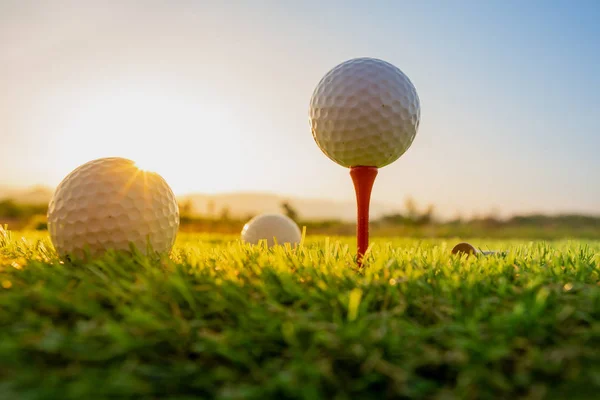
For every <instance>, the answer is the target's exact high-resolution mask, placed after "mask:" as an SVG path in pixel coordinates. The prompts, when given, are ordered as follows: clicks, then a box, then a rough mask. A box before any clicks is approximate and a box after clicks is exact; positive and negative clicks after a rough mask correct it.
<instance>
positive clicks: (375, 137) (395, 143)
mask: <svg viewBox="0 0 600 400" xmlns="http://www.w3.org/2000/svg"><path fill="white" fill-rule="evenodd" d="M420 116H421V106H420V102H419V97H418V96H417V91H416V89H415V87H414V86H413V84H412V83H411V81H410V80H409V79H408V77H407V76H406V75H404V73H403V72H402V71H400V70H399V69H398V68H396V67H395V66H394V65H392V64H390V63H388V62H386V61H382V60H378V59H374V58H355V59H352V60H348V61H346V62H343V63H341V64H339V65H338V66H336V67H335V68H333V69H332V70H331V71H329V72H328V73H327V74H326V75H325V76H324V77H323V78H322V79H321V81H320V82H319V83H318V85H317V87H316V88H315V90H314V92H313V95H312V98H311V100H310V110H309V122H310V125H311V129H312V134H313V137H314V139H315V141H316V142H317V144H318V146H319V147H320V148H321V150H322V151H323V152H324V153H325V154H326V155H327V156H328V157H329V158H330V159H332V160H333V161H335V162H336V163H338V164H340V165H342V166H344V167H357V166H368V167H379V168H380V167H384V166H386V165H388V164H391V163H392V162H394V161H396V160H397V159H398V158H399V157H400V156H401V155H402V154H404V152H406V150H408V148H409V147H410V146H411V144H412V142H413V139H414V138H415V135H416V134H417V130H418V128H419V120H420Z"/></svg>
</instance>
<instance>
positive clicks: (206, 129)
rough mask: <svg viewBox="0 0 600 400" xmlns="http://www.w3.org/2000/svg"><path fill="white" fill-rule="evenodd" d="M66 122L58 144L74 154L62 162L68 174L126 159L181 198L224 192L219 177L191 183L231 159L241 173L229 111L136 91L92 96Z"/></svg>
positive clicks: (209, 176)
mask: <svg viewBox="0 0 600 400" xmlns="http://www.w3.org/2000/svg"><path fill="white" fill-rule="evenodd" d="M65 121H66V123H65V124H64V127H63V130H62V132H61V134H60V135H59V138H58V141H57V143H56V145H58V146H60V147H61V148H62V149H69V150H70V151H69V157H67V159H66V160H61V162H62V163H63V164H64V165H65V170H67V169H71V168H73V167H74V166H76V165H79V164H82V163H85V162H87V161H90V160H92V159H95V158H102V157H123V158H127V159H130V160H132V161H133V162H135V164H136V166H137V167H138V168H140V169H141V170H144V171H149V172H156V173H157V174H159V175H161V176H162V177H163V178H164V179H166V180H167V182H169V184H170V185H171V187H172V188H173V190H174V191H175V192H176V193H182V192H189V191H194V190H197V191H213V190H215V189H218V188H219V185H220V184H222V183H221V182H219V181H220V177H219V176H218V175H216V174H214V173H212V174H203V175H202V176H201V179H197V175H196V174H194V175H193V177H192V178H191V179H190V174H191V173H192V172H193V171H196V170H197V171H206V170H210V169H211V168H214V166H215V165H219V164H220V163H222V160H223V159H224V158H225V157H227V160H228V163H229V165H231V166H232V167H235V162H236V160H237V157H236V153H235V152H236V149H235V148H232V146H231V143H232V142H234V141H235V140H236V137H237V136H238V135H240V134H241V130H240V129H238V127H237V126H236V124H237V122H236V118H235V117H233V116H231V115H228V113H227V112H226V111H225V109H224V108H218V107H217V106H215V105H212V106H206V105H205V104H202V103H199V102H198V100H197V99H192V98H189V97H185V96H182V95H177V94H173V93H163V92H160V91H156V92H152V93H147V92H144V91H140V90H134V89H131V90H127V91H126V92H125V93H123V90H122V89H121V90H115V91H114V92H112V93H104V94H101V95H99V94H96V95H95V96H91V97H90V98H88V99H87V100H86V101H84V102H82V104H80V105H79V108H78V109H77V110H72V113H71V114H70V115H68V116H65ZM208 149H210V150H208ZM220 151H222V152H221V153H220ZM240 151H241V150H240Z"/></svg>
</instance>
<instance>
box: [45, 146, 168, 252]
mask: <svg viewBox="0 0 600 400" xmlns="http://www.w3.org/2000/svg"><path fill="white" fill-rule="evenodd" d="M178 228H179V208H178V205H177V201H176V199H175V195H174V194H173V191H172V190H171V188H170V187H169V185H168V184H167V183H166V182H165V180H164V179H163V178H162V177H161V176H160V175H158V174H156V173H153V172H147V171H143V170H140V169H139V168H138V167H137V166H136V165H135V163H134V162H133V161H131V160H127V159H124V158H101V159H98V160H94V161H90V162H88V163H86V164H83V165H82V166H80V167H78V168H76V169H75V170H74V171H73V172H71V173H70V174H69V175H67V177H66V178H65V179H64V180H63V181H62V182H61V183H60V184H59V185H58V187H57V188H56V191H55V192H54V196H53V197H52V200H51V201H50V205H49V207H48V230H49V231H50V238H51V239H52V243H53V244H54V247H55V248H56V250H57V252H58V253H59V254H60V255H74V256H76V257H83V256H84V254H85V251H86V250H87V251H89V254H90V255H91V256H93V257H95V256H99V255H101V254H102V253H104V252H105V251H106V250H109V249H114V250H125V251H127V250H129V249H130V245H131V244H133V245H134V246H135V248H137V249H138V250H140V251H141V252H143V253H147V252H148V250H149V249H151V250H153V251H155V252H158V253H163V252H168V251H169V250H170V249H171V247H172V246H173V243H174V242H175V236H176V234H177V230H178Z"/></svg>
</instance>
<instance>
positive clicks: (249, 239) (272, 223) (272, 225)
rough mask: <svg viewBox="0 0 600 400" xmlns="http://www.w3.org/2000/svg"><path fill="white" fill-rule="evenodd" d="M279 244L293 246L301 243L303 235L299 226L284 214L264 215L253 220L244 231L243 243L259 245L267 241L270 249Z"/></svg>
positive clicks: (245, 226)
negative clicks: (260, 242)
mask: <svg viewBox="0 0 600 400" xmlns="http://www.w3.org/2000/svg"><path fill="white" fill-rule="evenodd" d="M273 238H275V239H276V240H277V244H281V245H283V244H285V243H290V244H291V245H292V246H294V245H295V244H298V243H300V240H301V238H302V233H301V232H300V228H298V225H296V223H295V222H294V221H293V220H292V219H291V218H289V217H287V216H285V215H282V214H262V215H259V216H256V217H254V218H252V219H251V220H250V221H248V223H247V224H246V225H244V229H242V241H244V242H246V243H251V244H258V243H259V241H261V240H266V241H267V245H268V246H269V247H271V246H274V245H275V240H274V239H273Z"/></svg>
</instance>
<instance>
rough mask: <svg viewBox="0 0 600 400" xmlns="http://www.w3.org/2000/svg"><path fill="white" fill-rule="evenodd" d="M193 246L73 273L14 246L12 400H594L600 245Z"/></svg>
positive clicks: (6, 319) (41, 251)
mask: <svg viewBox="0 0 600 400" xmlns="http://www.w3.org/2000/svg"><path fill="white" fill-rule="evenodd" d="M235 239H236V238H234V237H227V236H214V235H213V236H210V235H181V236H180V237H179V240H178V243H177V245H176V248H175V249H174V252H173V254H172V255H171V258H170V259H168V258H163V259H148V258H145V257H142V256H139V255H136V256H133V257H128V256H123V255H118V254H109V255H107V256H106V257H104V258H103V259H100V260H96V261H93V262H85V263H84V262H74V263H68V262H67V263H61V262H60V261H59V260H58V259H57V257H56V255H55V253H54V251H53V250H52V246H51V245H50V242H49V241H48V239H47V237H46V236H45V235H44V234H41V233H19V232H13V233H12V234H11V235H0V398H1V399H92V398H94V399H100V398H132V399H134V398H135V399H146V398H148V399H159V398H160V399H166V398H169V399H192V398H220V399H254V398H256V399H265V398H278V399H281V398H298V399H319V398H337V399H371V398H372V399H381V398H439V399H452V398H456V399H480V398H484V399H485V398H517V397H526V398H531V399H536V398H556V399H564V398H571V399H572V398H595V397H597V393H598V390H599V389H600V286H599V282H600V276H599V272H598V267H599V265H600V258H599V257H600V256H599V255H598V254H599V251H600V242H598V241H588V242H583V241H573V242H567V241H560V242H547V243H531V242H517V241H505V242H498V241H490V242H485V241H474V243H479V244H484V243H485V244H489V246H485V247H483V248H484V249H487V248H488V247H489V248H491V249H502V250H508V251H509V253H508V255H507V256H506V257H499V256H495V257H486V258H475V257H470V258H466V257H465V256H463V257H462V258H460V257H456V256H451V255H450V254H449V250H450V248H451V246H452V245H453V244H454V243H455V242H456V240H450V241H441V240H440V241H437V240H410V239H392V240H389V239H381V240H375V245H374V247H373V249H372V253H371V254H370V258H369V261H368V262H367V265H366V267H365V268H364V269H363V270H357V269H356V268H355V266H354V265H355V264H354V260H353V251H354V245H353V239H352V238H331V239H326V238H323V237H317V238H310V239H309V240H307V241H306V243H304V245H303V246H302V247H301V248H300V249H298V250H296V251H293V250H291V249H285V248H277V249H274V250H265V249H261V248H256V247H254V248H252V247H249V246H244V245H241V244H240V243H239V242H237V241H236V240H235Z"/></svg>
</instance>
